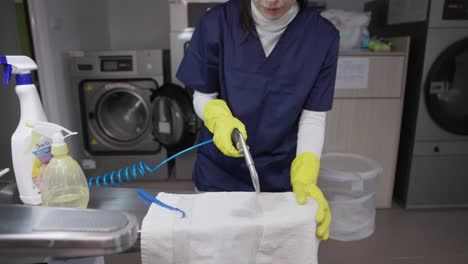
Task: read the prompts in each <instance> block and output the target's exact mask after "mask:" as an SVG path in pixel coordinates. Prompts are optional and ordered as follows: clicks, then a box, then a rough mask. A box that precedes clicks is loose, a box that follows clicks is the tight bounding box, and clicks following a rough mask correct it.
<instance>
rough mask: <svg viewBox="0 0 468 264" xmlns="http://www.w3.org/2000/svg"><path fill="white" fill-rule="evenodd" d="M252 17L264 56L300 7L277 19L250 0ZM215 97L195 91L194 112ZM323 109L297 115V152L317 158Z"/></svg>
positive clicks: (215, 95)
mask: <svg viewBox="0 0 468 264" xmlns="http://www.w3.org/2000/svg"><path fill="white" fill-rule="evenodd" d="M251 3H252V4H251V9H252V18H253V19H254V21H255V25H256V30H257V33H258V35H259V38H260V41H261V43H262V46H263V50H264V52H265V55H266V57H268V56H269V55H270V53H271V51H272V50H273V49H274V47H275V46H276V43H278V40H279V39H280V37H281V34H283V32H284V30H285V29H286V27H287V26H288V24H289V23H290V22H291V21H292V20H293V19H294V17H296V15H297V13H298V12H299V6H298V5H297V3H296V4H294V5H293V6H292V7H291V9H289V10H288V11H287V12H286V13H285V14H284V15H283V16H281V17H280V18H278V19H277V20H269V19H267V18H265V17H264V16H263V15H262V14H261V13H260V11H258V9H257V8H256V7H255V5H254V4H253V2H251ZM216 98H218V93H211V94H206V93H201V92H198V91H195V93H194V95H193V105H194V109H195V113H196V114H197V115H198V117H200V118H201V119H202V120H203V109H204V108H205V105H206V103H208V102H209V101H211V100H214V99H216ZM325 119H326V113H325V112H315V111H309V110H306V109H303V110H302V113H301V116H300V118H299V131H298V136H297V150H296V155H299V154H301V153H303V152H312V153H314V154H315V155H317V156H318V157H319V158H320V156H321V155H322V149H323V142H324V139H325Z"/></svg>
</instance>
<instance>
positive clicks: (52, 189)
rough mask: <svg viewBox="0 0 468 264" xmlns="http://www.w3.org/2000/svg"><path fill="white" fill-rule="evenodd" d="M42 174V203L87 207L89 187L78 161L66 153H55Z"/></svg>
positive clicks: (56, 205)
mask: <svg viewBox="0 0 468 264" xmlns="http://www.w3.org/2000/svg"><path fill="white" fill-rule="evenodd" d="M54 152H56V151H54V148H52V154H53V155H54V158H53V159H52V160H51V161H50V162H49V165H47V167H46V169H45V171H44V174H43V176H42V183H41V188H42V204H43V205H45V206H53V207H72V208H86V207H87V205H88V202H89V188H88V183H87V182H86V177H85V175H84V173H83V170H82V169H81V167H80V166H79V165H78V163H77V162H76V161H75V160H74V159H72V158H71V157H70V156H69V155H68V148H67V152H66V153H54Z"/></svg>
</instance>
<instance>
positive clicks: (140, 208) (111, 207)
mask: <svg viewBox="0 0 468 264" xmlns="http://www.w3.org/2000/svg"><path fill="white" fill-rule="evenodd" d="M144 190H145V191H147V192H148V193H150V194H152V195H156V194H157V193H158V192H160V191H167V190H156V189H144ZM175 192H177V193H193V192H189V191H180V190H179V191H175ZM12 205H13V206H12ZM150 205H151V204H150V203H149V202H147V201H146V200H143V199H142V198H140V197H139V196H138V194H137V193H136V191H135V189H127V188H91V189H90V201H89V204H88V209H98V211H95V212H104V211H108V212H115V211H117V212H121V213H124V214H128V215H131V216H134V217H135V218H136V221H137V222H138V227H139V228H140V229H141V226H142V222H143V218H144V217H145V215H146V213H147V211H148V209H149V207H150ZM21 207H23V209H24V207H28V210H32V211H35V212H41V213H44V212H47V210H53V208H47V207H42V206H33V207H31V206H24V205H22V202H21V200H20V199H19V195H18V189H17V187H16V185H15V184H9V185H6V186H5V184H4V185H2V186H0V211H1V213H0V215H7V214H10V215H11V214H12V213H13V211H15V210H16V211H18V208H21ZM15 208H16V209H15ZM89 211H91V210H89ZM49 212H50V211H49ZM32 217H33V214H31V213H24V214H23V213H18V214H15V215H14V216H12V217H9V219H10V220H9V221H10V222H11V221H12V219H15V221H18V223H21V222H24V223H27V225H31V223H34V219H32ZM34 217H35V218H36V217H37V213H36V215H35V216H34ZM0 221H1V219H0ZM4 231H9V232H10V233H11V230H4ZM1 233H2V230H1V229H0V235H1ZM139 233H140V230H138V240H137V242H136V243H134V245H133V247H132V248H130V249H129V250H127V251H126V252H135V251H139V250H140V239H139ZM109 253H112V252H109ZM78 256H79V255H78Z"/></svg>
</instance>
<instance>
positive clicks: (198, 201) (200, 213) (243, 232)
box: [141, 192, 319, 264]
mask: <svg viewBox="0 0 468 264" xmlns="http://www.w3.org/2000/svg"><path fill="white" fill-rule="evenodd" d="M157 198H158V199H159V200H161V201H162V202H164V203H166V204H169V205H171V206H173V207H177V208H179V209H181V210H183V211H185V212H186V213H187V216H186V217H185V218H181V214H180V213H178V212H174V211H170V210H168V209H166V208H162V207H160V206H158V205H156V204H153V205H151V207H150V209H149V211H148V213H147V215H146V217H145V218H144V220H143V226H142V231H141V254H142V262H143V264H150V263H154V264H231V263H232V264H244V263H245V264H254V263H255V264H267V263H268V264H289V263H291V264H316V263H317V250H318V245H319V240H318V239H317V238H316V236H315V230H316V224H315V214H316V211H317V204H316V202H315V201H313V200H309V201H308V203H307V204H306V205H303V206H300V205H297V203H296V198H295V197H294V194H293V193H290V192H289V193H260V194H259V195H257V194H255V193H252V192H211V193H202V194H192V195H178V194H168V193H159V194H158V196H157Z"/></svg>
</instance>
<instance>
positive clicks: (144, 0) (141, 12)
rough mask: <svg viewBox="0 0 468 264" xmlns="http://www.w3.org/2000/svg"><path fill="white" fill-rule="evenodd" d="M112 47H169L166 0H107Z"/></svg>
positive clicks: (167, 3)
mask: <svg viewBox="0 0 468 264" xmlns="http://www.w3.org/2000/svg"><path fill="white" fill-rule="evenodd" d="M107 8H108V9H107V10H108V24H109V32H110V45H111V48H112V49H114V50H125V49H160V48H162V49H169V0H132V1H128V0H107Z"/></svg>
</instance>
